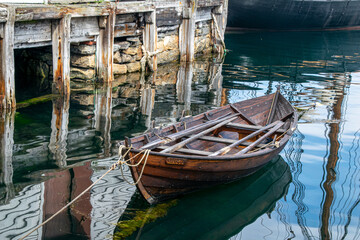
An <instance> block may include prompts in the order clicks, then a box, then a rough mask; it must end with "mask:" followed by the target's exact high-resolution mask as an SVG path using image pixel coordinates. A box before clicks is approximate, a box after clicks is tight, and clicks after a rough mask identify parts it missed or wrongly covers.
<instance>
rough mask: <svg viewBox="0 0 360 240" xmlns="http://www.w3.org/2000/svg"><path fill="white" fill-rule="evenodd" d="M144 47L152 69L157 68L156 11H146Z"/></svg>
mask: <svg viewBox="0 0 360 240" xmlns="http://www.w3.org/2000/svg"><path fill="white" fill-rule="evenodd" d="M145 24H146V25H145V30H144V35H143V39H144V47H145V51H146V53H145V54H147V55H148V64H149V66H150V69H151V70H152V71H156V70H157V57H156V45H157V30H156V11H152V12H149V13H145Z"/></svg>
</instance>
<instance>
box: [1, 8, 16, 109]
mask: <svg viewBox="0 0 360 240" xmlns="http://www.w3.org/2000/svg"><path fill="white" fill-rule="evenodd" d="M8 12H9V16H8V19H7V22H6V23H4V26H3V31H4V38H3V39H1V40H0V49H1V53H0V55H1V57H0V110H1V109H10V108H15V105H16V102H15V76H14V74H15V62H14V61H15V60H14V49H13V47H14V24H15V11H14V9H13V8H9V9H8Z"/></svg>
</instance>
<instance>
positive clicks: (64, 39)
mask: <svg viewBox="0 0 360 240" xmlns="http://www.w3.org/2000/svg"><path fill="white" fill-rule="evenodd" d="M70 23H71V16H70V15H65V16H64V17H63V18H62V19H60V20H53V22H52V26H51V30H52V54H53V77H54V78H53V93H56V94H60V95H66V96H69V95H70Z"/></svg>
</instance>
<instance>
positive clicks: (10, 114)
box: [0, 110, 15, 202]
mask: <svg viewBox="0 0 360 240" xmlns="http://www.w3.org/2000/svg"><path fill="white" fill-rule="evenodd" d="M14 125H15V111H14V110H10V111H2V112H0V184H4V185H5V187H6V189H7V190H6V197H5V202H8V201H9V200H10V199H11V198H13V197H14V196H15V191H14V187H13V183H12V180H13V167H12V157H13V147H14Z"/></svg>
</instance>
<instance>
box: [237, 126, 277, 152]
mask: <svg viewBox="0 0 360 240" xmlns="http://www.w3.org/2000/svg"><path fill="white" fill-rule="evenodd" d="M283 125H284V122H281V121H280V122H279V123H277V124H276V125H275V127H273V128H272V129H270V131H269V132H267V133H266V134H264V135H263V136H261V137H260V138H259V139H258V140H256V141H255V142H253V143H252V144H250V145H249V146H247V147H246V148H244V149H243V150H241V151H240V152H238V153H236V154H235V155H241V154H245V153H247V152H248V151H250V150H251V149H253V148H254V147H256V146H257V145H258V144H259V143H261V142H262V141H264V140H265V138H267V137H269V136H271V135H272V134H273V133H275V132H276V131H277V130H278V129H279V128H281V127H282V126H283Z"/></svg>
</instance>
